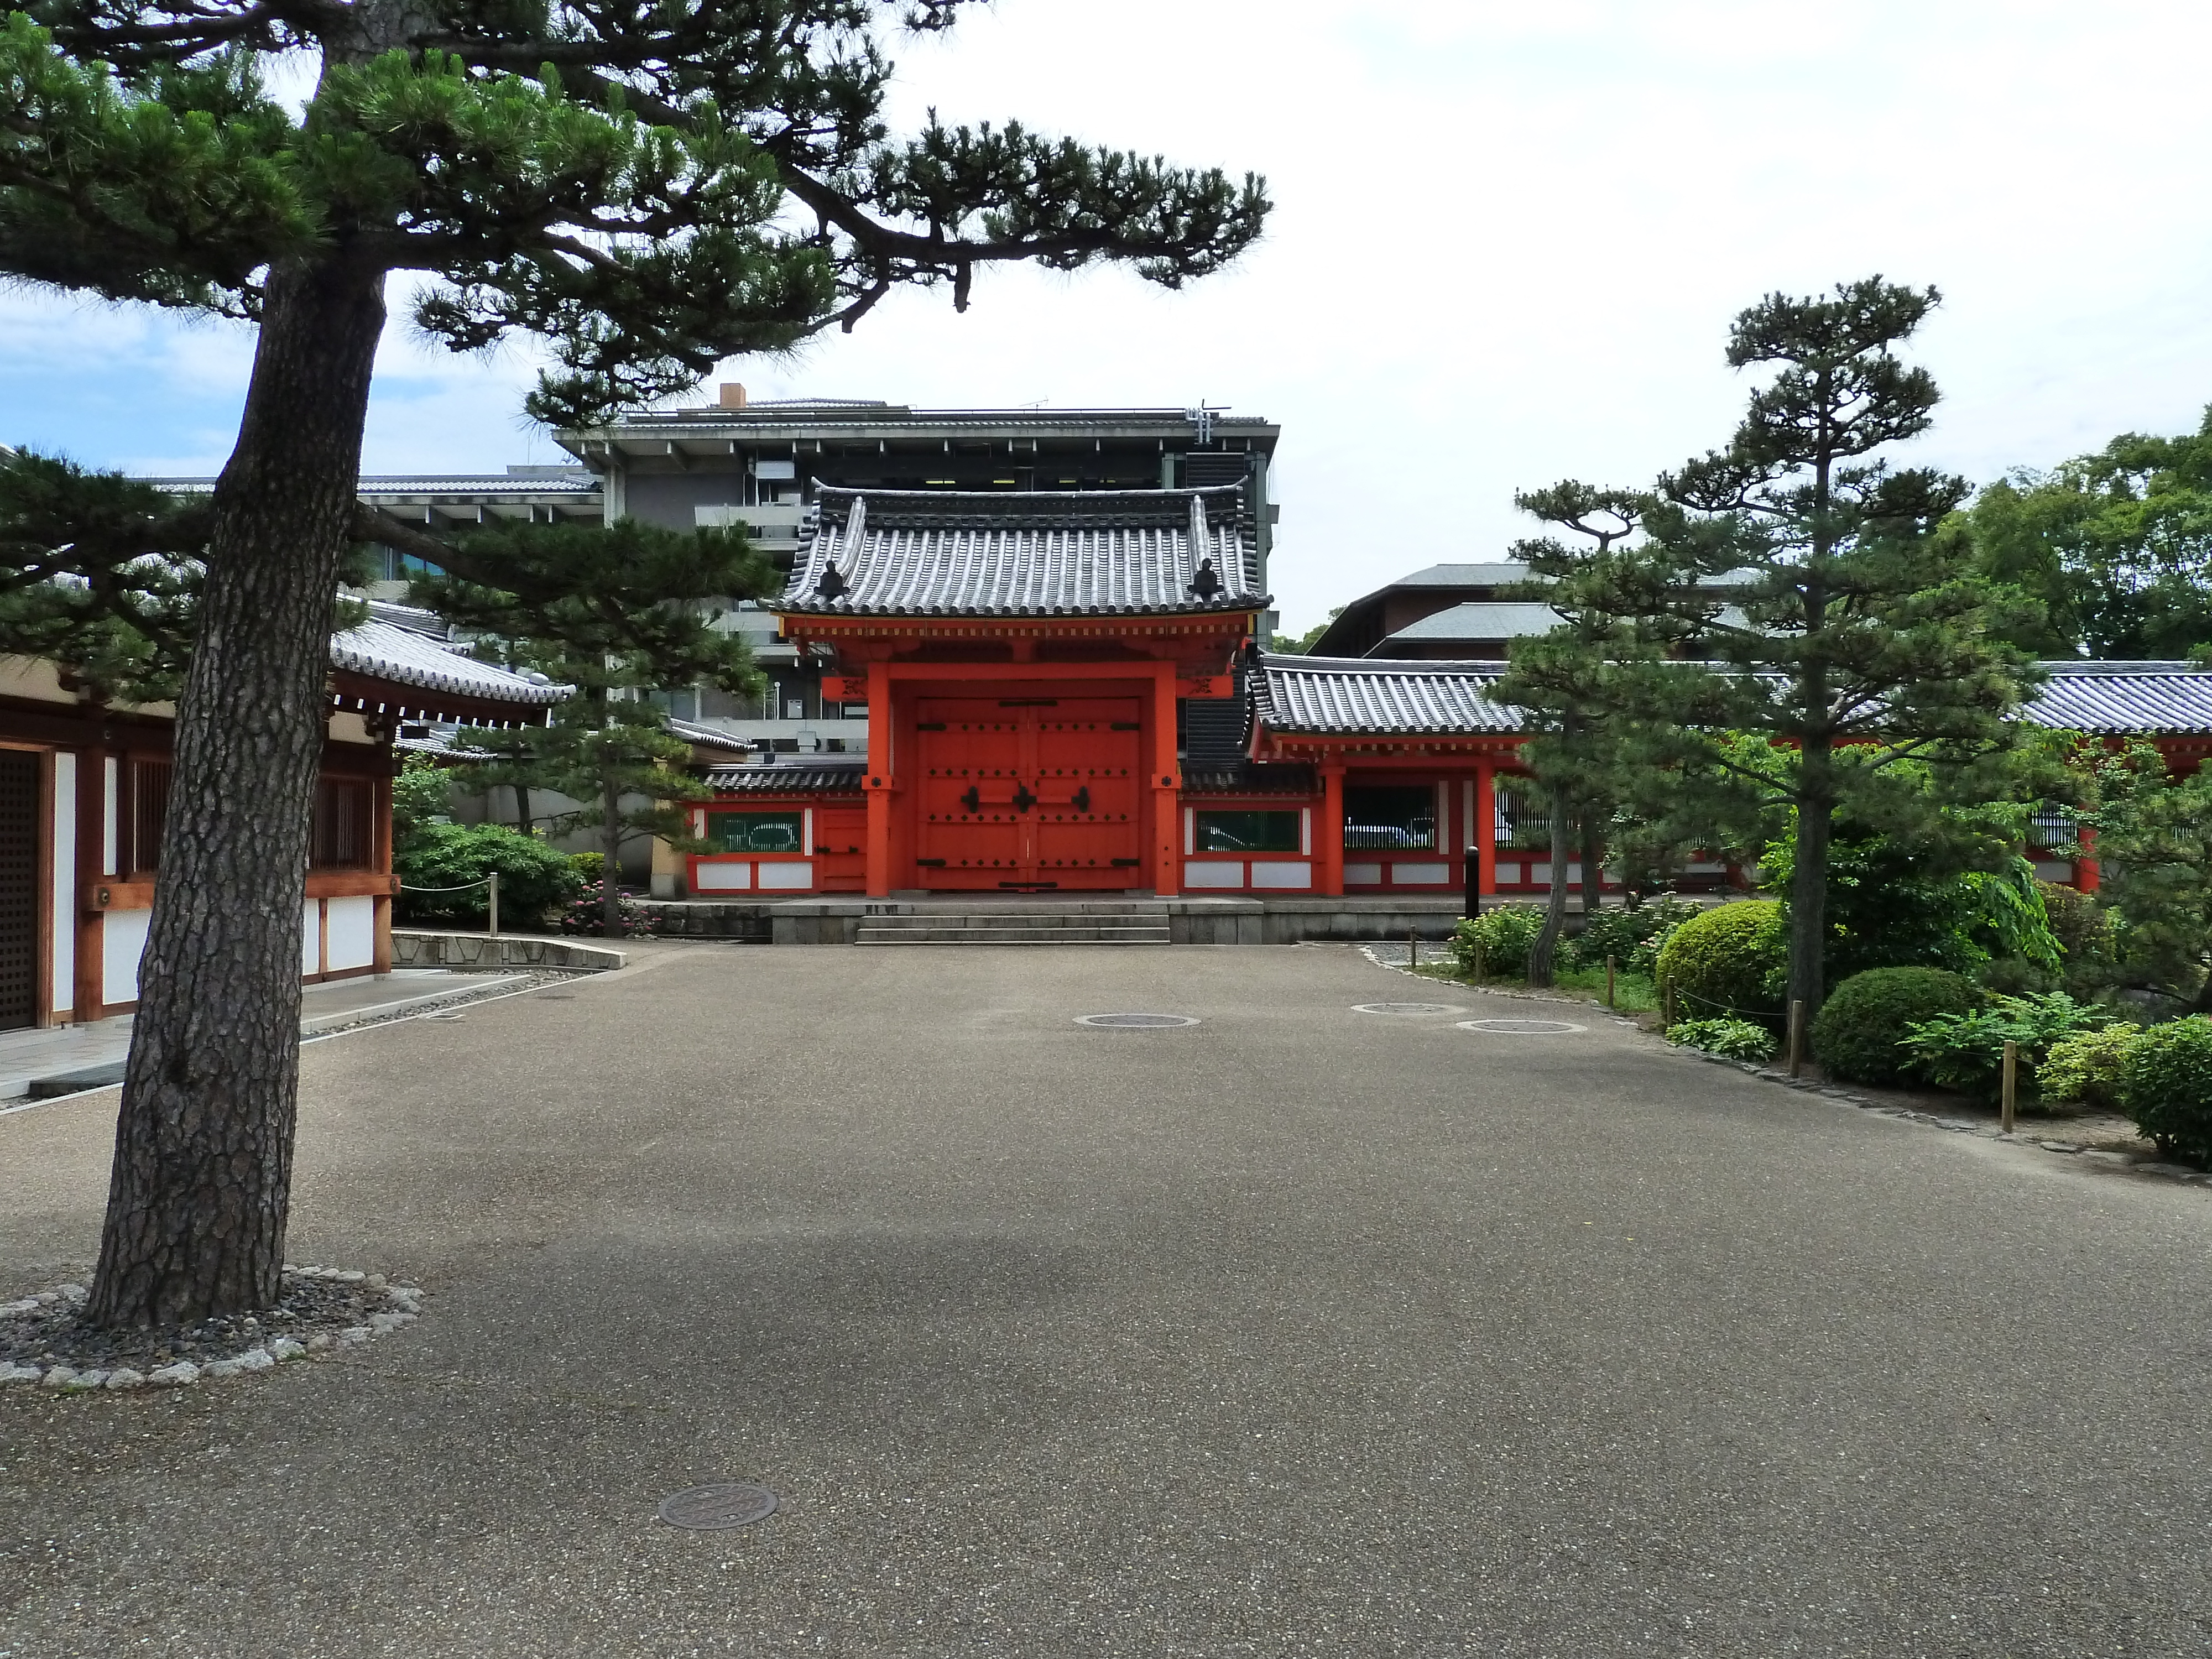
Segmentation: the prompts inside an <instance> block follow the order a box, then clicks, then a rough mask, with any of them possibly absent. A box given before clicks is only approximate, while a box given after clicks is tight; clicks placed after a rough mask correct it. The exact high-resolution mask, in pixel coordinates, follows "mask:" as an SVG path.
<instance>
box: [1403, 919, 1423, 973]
mask: <svg viewBox="0 0 2212 1659" xmlns="http://www.w3.org/2000/svg"><path fill="white" fill-rule="evenodd" d="M1420 965H1421V935H1420V933H1419V931H1418V930H1416V929H1414V928H1412V927H1408V928H1407V930H1406V966H1407V967H1408V968H1418V967H1419V966H1420Z"/></svg>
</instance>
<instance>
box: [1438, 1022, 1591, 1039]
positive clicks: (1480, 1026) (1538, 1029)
mask: <svg viewBox="0 0 2212 1659" xmlns="http://www.w3.org/2000/svg"><path fill="white" fill-rule="evenodd" d="M1459 1028H1460V1030H1462V1031H1486V1032H1488V1033H1489V1034H1490V1035H1491V1036H1565V1035H1566V1034H1567V1033H1568V1032H1570V1031H1587V1030H1589V1026H1587V1025H1570V1024H1567V1022H1566V1021H1565V1020H1564V1019H1463V1020H1462V1021H1460V1023H1459Z"/></svg>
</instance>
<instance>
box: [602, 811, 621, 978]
mask: <svg viewBox="0 0 2212 1659" xmlns="http://www.w3.org/2000/svg"><path fill="white" fill-rule="evenodd" d="M599 810H600V812H601V813H602V815H603V818H602V823H601V826H600V829H599V846H600V848H602V850H603V852H604V854H605V859H606V863H605V865H604V866H602V867H601V869H600V872H599V904H600V909H599V931H600V932H601V933H604V934H605V935H606V936H607V937H608V938H609V939H620V938H621V937H622V869H621V865H620V860H621V858H622V829H623V827H622V793H621V791H620V790H619V789H618V788H617V787H616V785H615V783H614V782H613V781H612V780H609V781H607V782H605V783H603V784H601V785H600V786H599Z"/></svg>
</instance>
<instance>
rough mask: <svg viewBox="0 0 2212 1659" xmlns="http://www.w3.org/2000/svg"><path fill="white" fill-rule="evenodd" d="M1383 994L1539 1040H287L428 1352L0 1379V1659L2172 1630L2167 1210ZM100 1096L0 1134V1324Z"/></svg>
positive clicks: (553, 1029) (1453, 1033) (2183, 1386)
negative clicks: (722, 1496) (712, 1526)
mask: <svg viewBox="0 0 2212 1659" xmlns="http://www.w3.org/2000/svg"><path fill="white" fill-rule="evenodd" d="M1415 995H1418V996H1419V997H1421V998H1424V999H1433V1000H1451V1001H1454V1002H1462V1003H1465V1004H1466V1005H1468V1006H1470V1007H1471V1008H1477V1009H1479V1011H1480V1012H1485V1013H1491V1012H1494V1013H1497V1014H1500V1015H1504V1016H1507V1017H1516V1018H1518V1017H1526V1016H1528V1014H1529V1013H1530V1012H1532V1005H1530V1004H1528V1003H1527V1002H1507V1001H1504V1000H1495V1001H1486V1000H1485V999H1483V998H1480V997H1479V996H1477V995H1476V994H1472V993H1466V992H1459V991H1455V990H1449V989H1443V988H1435V987H1425V986H1424V987H1414V986H1413V984H1412V982H1410V981H1407V980H1406V979H1405V978H1403V977H1402V976H1400V975H1390V974H1387V973H1385V972H1383V970H1381V969H1376V968H1375V967H1373V966H1371V965H1370V964H1369V963H1365V962H1364V961H1363V960H1361V959H1360V957H1358V955H1357V954H1356V953H1355V952H1353V951H1346V950H1318V949H1304V950H1283V949H1278V950H1251V951H1206V950H1180V951H1125V952H1113V951H1005V952H988V951H957V950H945V951H936V950H925V949H915V950H908V951H882V952H874V951H855V950H850V949H845V950H816V951H807V950H775V951H766V950H759V951H740V950H734V949H730V948H726V947H711V946H710V947H700V948H695V949H688V950H687V949H668V948H663V949H659V950H657V951H647V952H642V953H641V958H640V960H639V961H638V963H637V964H636V965H635V966H634V967H633V968H631V969H628V970H626V971H624V972H623V973H621V974H619V975H611V976H608V977H605V978H603V979H599V980H586V981H577V982H574V983H572V984H568V985H563V986H560V987H555V988H554V989H552V990H550V991H546V992H541V993H537V994H531V995H526V996H521V997H516V998H511V999H508V1000H505V1001H501V1002H495V1003H490V1004H487V1005H484V1006H480V1007H478V1008H476V1009H474V1010H472V1011H471V1012H469V1013H468V1014H467V1016H466V1017H465V1018H464V1019H461V1020H454V1021H444V1022H416V1023H412V1024H404V1025H399V1026H391V1027H386V1028H382V1029H379V1030H371V1031H368V1032H365V1033H362V1034H360V1035H357V1036H347V1037H343V1038H339V1039H337V1040H334V1041H331V1042H323V1043H319V1044H315V1045H313V1046H311V1047H310V1048H307V1050H306V1051H305V1052H304V1054H303V1063H304V1066H305V1069H306V1076H307V1084H306V1102H305V1106H304V1110H303V1122H302V1129H301V1154H300V1167H301V1180H300V1183H299V1191H298V1194H297V1198H296V1202H295V1249H294V1251H293V1255H294V1256H295V1259H296V1260H301V1261H325V1262H331V1263H337V1264H352V1265H358V1266H362V1267H380V1268H384V1269H386V1270H388V1271H392V1272H394V1273H405V1274H406V1275H408V1276H410V1277H411V1278H414V1279H418V1280H419V1281H420V1282H422V1283H423V1284H425V1285H428V1286H430V1287H432V1288H433V1289H434V1290H435V1291H436V1292H437V1294H436V1296H435V1298H434V1299H433V1301H432V1302H431V1304H430V1310H429V1312H428V1315H427V1316H425V1317H424V1319H423V1320H422V1322H420V1323H419V1324H416V1325H415V1326H412V1327H410V1328H409V1329H407V1330H406V1331H404V1332H401V1333H399V1334H396V1335H394V1336H391V1337H386V1338H384V1339H380V1340H378V1341H377V1342H375V1343H374V1344H371V1345H370V1346H368V1348H366V1349H364V1350H361V1351H358V1352H359V1354H360V1357H359V1358H357V1359H349V1360H345V1361H335V1362H331V1363H325V1364H316V1365H313V1366H307V1365H299V1366H293V1367H288V1368H287V1369H285V1370H283V1371H280V1372H278V1373H276V1374H275V1375H274V1376H268V1377H263V1378H258V1379H240V1380H238V1381H235V1382H234V1383H229V1384H228V1385H224V1386H219V1387H214V1388H206V1389H197V1390H191V1391H188V1392H186V1393H184V1394H181V1395H173V1396H166V1397H153V1396H149V1395H132V1396H121V1397H117V1396H106V1397H96V1398H95V1397H87V1398H70V1399H61V1398H54V1397H51V1396H47V1395H43V1394H42V1393H40V1392H38V1391H35V1390H24V1389H17V1390H10V1391H8V1392H6V1393H4V1394H0V1463H4V1469H0V1652H4V1653H6V1654H9V1655H11V1656H29V1655H39V1656H48V1655H67V1654H108V1653H117V1652H122V1651H125V1650H128V1651H133V1652H136V1651H148V1652H158V1653H163V1654H176V1655H200V1654H205V1655H231V1654H239V1655H255V1656H258V1655H276V1654H286V1655H326V1654H327V1655H354V1654H390V1655H405V1656H418V1659H419V1656H444V1655H471V1656H474V1655H491V1654H497V1655H506V1654H528V1655H540V1654H544V1655H571V1654H573V1655H595V1656H597V1655H625V1656H627V1655H679V1654H694V1653H705V1654H757V1655H775V1656H781V1655H799V1654H809V1655H812V1654H828V1655H878V1654H890V1655H900V1656H923V1655H929V1656H937V1655H969V1654H1006V1655H1024V1656H1026V1655H1039V1656H1042V1655H1062V1654H1066V1655H1085V1656H1088V1655H1118V1654H1130V1655H1146V1656H1153V1655H1190V1656H1215V1655H1253V1656H1277V1655H1307V1654H1313V1655H1319V1654H1328V1655H1363V1656H1364V1655H1446V1654H1450V1655H1458V1654H1481V1655H1498V1656H1537V1655H1542V1656H1559V1659H1580V1656H1601V1655H1602V1656H1611V1655H1638V1656H1642V1655H1652V1656H1692V1655H1694V1656H1745V1659H1751V1656H1759V1659H1765V1656H1774V1655H1806V1656H1818V1659H1839V1656H1867V1659H1875V1656H1880V1659H1901V1656H1922V1655H1927V1656H1964V1655H1990V1656H1997V1655H2002V1656H2008V1659H2023V1656H2068V1659H2083V1656H2108V1655H2109V1656H2123V1655H2124V1656H2130V1659H2148V1656H2182V1655H2187V1656H2192V1659H2197V1656H2203V1655H2204V1654H2206V1653H2207V1652H2208V1651H2212V1567H2208V1560H2212V1533H2209V1532H2208V1517H2212V1447H2208V1439H2212V1418H2208V1413H2207V1410H2206V1401H2207V1399H2208V1391H2207V1388H2206V1381H2207V1373H2208V1370H2212V1338H2208V1331H2207V1325H2206V1319H2205V1287H2206V1284H2207V1250H2208V1245H2212V1193H2208V1192H2207V1191H2204V1190H2202V1189H2199V1188H2177V1187H2172V1186H2169V1185H2166V1184H2164V1183H2156V1182H2144V1181H2140V1180H2137V1179H2135V1178H2132V1177H2128V1176H2118V1175H2109V1174H2101V1173H2098V1172H2093V1171H2090V1170H2083V1169H2081V1168H2079V1167H2078V1166H2076V1165H2075V1164H2070V1163H2067V1164H2061V1163H2059V1161H2057V1160H2055V1159H2051V1158H2046V1157H2043V1156H2041V1155H2039V1154H2034V1153H2031V1152H2021V1151H2017V1150H2015V1149H2012V1148H2008V1147H2004V1146H1997V1145H1995V1144H1992V1143H1990V1142H1988V1141H1984V1140H1979V1139H1973V1138H1972V1137H1968V1136H1963V1135H1951V1134H1945V1133H1941V1132H1939V1131H1936V1130H1931V1129H1927V1128H1923V1127H1917V1126H1913V1125H1909V1124H1904V1123H1899V1122H1896V1121H1890V1120H1887V1119H1882V1118H1880V1117H1876V1116H1873V1115H1869V1114H1865V1113H1862V1112H1858V1111H1856V1110H1852V1109H1849V1108H1846V1107H1841V1106H1836V1105H1832V1104H1828V1103H1820V1102H1818V1101H1814V1100H1807V1099H1805V1098H1802V1097H1796V1096H1792V1095H1790V1094H1787V1093H1785V1092H1784V1091H1780V1090H1778V1089H1775V1088H1772V1087H1771V1086H1770V1085H1762V1084H1759V1083H1756V1082H1754V1081H1753V1080H1752V1079H1747V1078H1744V1077H1741V1075H1739V1074H1736V1073H1729V1072H1725V1071H1723V1070H1721V1069H1720V1068H1717V1067H1714V1066H1705V1065H1700V1064H1698V1063H1697V1062H1695V1061H1692V1060H1685V1059H1681V1058H1679V1057H1674V1056H1671V1055H1668V1054H1662V1053H1661V1052H1659V1051H1658V1045H1656V1043H1655V1042H1652V1041H1651V1040H1650V1039H1648V1038H1644V1037H1641V1036H1634V1035H1632V1034H1629V1033H1626V1032H1624V1031H1622V1030H1620V1029H1619V1028H1617V1027H1616V1026H1614V1025H1613V1024H1610V1023H1608V1022H1607V1021H1606V1020H1604V1018H1602V1016H1595V1017H1591V1018H1590V1029H1589V1030H1586V1031H1584V1032H1582V1033H1579V1034H1576V1035H1572V1036H1561V1037H1549V1038H1541V1037H1522V1038H1508V1037H1499V1036H1481V1035H1478V1034H1475V1033H1473V1032H1468V1031H1464V1030H1458V1029H1456V1028H1455V1026H1454V1025H1453V1024H1451V1022H1450V1020H1449V1018H1426V1019H1424V1018H1385V1017H1378V1016H1372V1015H1362V1014H1355V1013H1353V1012H1350V1006H1351V1005H1352V1004H1353V1003H1357V1002H1361V1001H1366V1000H1377V999H1395V998H1407V997H1410V996H1415ZM1123 1009H1156V1010H1164V1011H1170V1012H1187V1013H1191V1014H1196V1015H1199V1016H1201V1017H1203V1018H1204V1020H1205V1022H1206V1023H1205V1024H1201V1025H1199V1026H1196V1027H1194V1028H1190V1029H1186V1030H1169V1031H1109V1030H1089V1029H1085V1028H1083V1027H1080V1026H1078V1025H1076V1024H1073V1016H1075V1015H1078V1014H1081V1013H1086V1012H1108V1011H1115V1010H1123ZM111 1114H112V1097H109V1096H100V1097H86V1098H83V1099H80V1100H78V1101H76V1102H71V1103H64V1104H61V1105H58V1106H55V1107H52V1108H48V1109H41V1110H36V1111H31V1112H27V1113H23V1114H21V1115H15V1116H12V1117H9V1118H5V1119H0V1291H5V1292H9V1293H13V1292H15V1291H21V1290H27V1289H32V1288H36V1287H37V1286H38V1285H41V1284H44V1283H49V1282H52V1280H53V1279H56V1278H58V1277H62V1276H64V1275H69V1276H76V1275H80V1274H82V1272H83V1271H84V1269H85V1267H86V1265H87V1258H88V1253H89V1252H90V1250H91V1249H92V1248H93V1243H94V1236H95V1227H96V1220H97V1213H98V1204H99V1200H100V1194H101V1191H102V1188H103V1185H104V1182H105V1171H106V1147H105V1140H106V1134H107V1133H108V1131H109V1127H110V1126H109V1118H110V1115H111ZM718 1476H726V1477H734V1478H751V1479H757V1480H764V1481H766V1482H768V1483H769V1485H771V1486H774V1487H775V1489H776V1490H777V1491H778V1492H780V1493H781V1494H782V1496H783V1499H784V1508H783V1510H782V1511H781V1513H780V1514H778V1515H777V1516H775V1518H773V1519H772V1520H770V1521H769V1522H765V1523H763V1524H762V1525H760V1526H758V1527H756V1528H750V1529H749V1530H746V1531H744V1532H739V1533H725V1534H691V1533H683V1532H678V1531H674V1530H671V1529H670V1528H665V1527H661V1526H659V1525H657V1524H656V1523H655V1522H653V1519H652V1515H653V1506H654V1504H655V1503H656V1502H657V1501H658V1499H659V1498H660V1497H661V1496H662V1495H663V1494H665V1493H666V1492H670V1491H672V1490H674V1489H676V1488H678V1487H681V1486H687V1485H690V1484H692V1483H694V1482H696V1481H699V1480H708V1479H712V1478H715V1477H718Z"/></svg>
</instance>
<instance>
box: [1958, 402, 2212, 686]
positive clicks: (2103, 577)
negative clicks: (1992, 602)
mask: <svg viewBox="0 0 2212 1659" xmlns="http://www.w3.org/2000/svg"><path fill="white" fill-rule="evenodd" d="M1965 528H1966V530H1967V531H1968V532H1970V533H1971V535H1972V540H1973V544H1974V548H1975V557H1976V560H1977V562H1978V566H1979V568H1980V569H1981V570H1982V572H1983V574H1985V575H1987V576H1988V577H1989V578H1990V580H1994V581H2000V582H2006V583H2009V584H2012V585H2013V586H2016V587H2018V588H2019V589H2021V591H2022V592H2025V593H2027V594H2028V595H2030V596H2032V597H2033V598H2034V599H2038V600H2039V601H2040V602H2041V603H2042V605H2043V607H2044V610H2045V618H2046V619H2045V622H2044V623H2043V624H2042V625H2041V626H2039V627H2034V626H2031V627H2029V628H2027V629H2019V630H2016V631H2015V634H2014V635H2013V637H2014V638H2015V640H2016V641H2017V642H2018V643H2020V644H2021V645H2023V646H2026V647H2028V648H2030V649H2031V650H2033V651H2036V652H2037V653H2040V654H2043V655H2048V656H2067V657H2070V656H2075V655H2086V656H2090V657H2095V658H2101V659H2112V658H2119V659H2162V658H2185V657H2188V656H2191V655H2192V654H2195V653H2205V652H2212V409H2208V410H2206V411H2205V418H2204V422H2203V425H2201V426H2200V427H2199V428H2197V431H2195V432H2193V433H2190V434H2187V435H2184V436H2181V437H2177V438H2154V437H2145V436H2143V435H2140V434H2136V433H2130V434H2128V435H2124V436H2122V437H2118V438H2115V439H2113V440H2112V442H2111V443H2109V444H2107V445H2106V446H2105V447H2104V448H2102V449H2100V450H2099V451H2098V452H2096V453H2094V454H2092V455H2081V456H2077V457H2075V459H2072V460H2069V461H2067V462H2065V463H2063V465H2059V466H2057V467H2056V468H2054V469H2053V470H2052V471H2050V472H2048V473H2036V472H2032V471H2018V472H2015V473H2013V474H2012V475H2011V476H2009V477H2007V478H2004V479H2002V480H2001V481H1999V482H1998V483H1993V484H1990V486H1988V487H1987V488H1986V489H1984V490H1983V491H1982V492H1981V494H1980V495H1979V496H1978V497H1977V498H1976V500H1975V501H1974V504H1973V507H1972V509H1971V510H1970V511H1969V512H1968V513H1966V517H1965Z"/></svg>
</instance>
